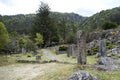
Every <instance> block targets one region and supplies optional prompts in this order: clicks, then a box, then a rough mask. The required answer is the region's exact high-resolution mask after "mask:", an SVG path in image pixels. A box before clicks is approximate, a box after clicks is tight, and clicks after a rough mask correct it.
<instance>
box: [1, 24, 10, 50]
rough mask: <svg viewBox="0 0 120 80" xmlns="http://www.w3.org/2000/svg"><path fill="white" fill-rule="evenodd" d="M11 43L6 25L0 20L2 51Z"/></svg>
mask: <svg viewBox="0 0 120 80" xmlns="http://www.w3.org/2000/svg"><path fill="white" fill-rule="evenodd" d="M8 43H9V35H8V32H7V30H6V27H5V25H4V24H3V23H2V22H0V51H2V50H5V48H7V44H8Z"/></svg>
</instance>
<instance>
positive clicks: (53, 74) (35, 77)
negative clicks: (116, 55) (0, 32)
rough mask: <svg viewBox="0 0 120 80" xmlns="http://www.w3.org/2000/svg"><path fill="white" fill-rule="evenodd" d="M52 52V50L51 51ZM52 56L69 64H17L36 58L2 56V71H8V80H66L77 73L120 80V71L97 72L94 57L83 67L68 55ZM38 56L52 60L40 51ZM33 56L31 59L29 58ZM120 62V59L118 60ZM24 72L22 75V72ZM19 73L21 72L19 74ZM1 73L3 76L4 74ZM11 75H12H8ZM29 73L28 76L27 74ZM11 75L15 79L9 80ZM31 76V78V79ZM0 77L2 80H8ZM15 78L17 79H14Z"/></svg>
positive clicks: (107, 79)
mask: <svg viewBox="0 0 120 80" xmlns="http://www.w3.org/2000/svg"><path fill="white" fill-rule="evenodd" d="M49 51H50V50H49ZM51 52H52V54H53V55H54V56H55V58H57V59H58V60H61V61H66V62H69V64H67V63H45V64H30V63H29V64H28V63H27V64H26V63H24V64H23V63H17V62H16V60H17V59H19V58H21V59H25V60H35V56H32V54H31V53H28V54H25V55H24V54H14V55H7V56H5V55H1V56H0V66H1V67H0V70H1V72H2V71H3V69H6V70H8V71H6V72H7V73H6V72H5V71H3V72H2V73H6V74H5V76H6V75H8V76H7V77H8V78H7V79H9V80H29V79H30V78H31V79H32V80H66V79H67V78H68V77H69V76H70V75H72V74H73V73H75V72H77V71H87V72H90V73H92V74H93V75H96V76H97V77H98V78H99V79H100V80H120V78H119V76H120V69H117V70H116V71H114V72H105V71H98V70H96V69H95V68H94V67H93V65H94V64H95V63H96V62H97V60H98V58H95V57H94V56H87V65H84V66H81V65H77V64H76V62H77V61H76V58H72V57H67V56H66V54H61V55H56V54H55V52H54V51H51ZM38 55H42V60H50V59H49V57H47V56H45V55H43V54H42V53H41V51H39V54H38ZM28 56H31V57H28ZM118 60H119V61H120V59H118ZM22 70H24V71H23V72H22V73H21V74H22V75H20V71H22ZM18 71H19V72H18ZM2 73H1V74H2ZM8 73H10V74H8ZM26 73H27V74H26ZM9 75H14V76H12V77H13V78H9ZM30 76H31V77H30ZM3 77H4V75H2V79H1V76H0V80H6V79H4V78H3ZM14 77H15V78H14Z"/></svg>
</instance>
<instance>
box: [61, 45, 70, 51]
mask: <svg viewBox="0 0 120 80" xmlns="http://www.w3.org/2000/svg"><path fill="white" fill-rule="evenodd" d="M67 48H68V47H67V46H65V45H61V46H60V47H59V51H66V50H67Z"/></svg>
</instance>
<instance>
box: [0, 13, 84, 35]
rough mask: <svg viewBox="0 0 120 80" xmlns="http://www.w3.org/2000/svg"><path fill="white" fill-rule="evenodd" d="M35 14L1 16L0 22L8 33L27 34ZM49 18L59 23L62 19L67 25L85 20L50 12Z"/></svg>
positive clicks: (69, 14)
mask: <svg viewBox="0 0 120 80" xmlns="http://www.w3.org/2000/svg"><path fill="white" fill-rule="evenodd" d="M35 16H36V15H35V14H26V15H23V14H18V15H12V16H8V15H5V16H1V15H0V21H2V22H3V23H4V24H5V25H6V27H7V29H8V31H9V32H12V31H17V32H18V33H29V31H30V29H31V26H32V24H33V21H34V18H35ZM50 16H52V17H54V18H55V19H56V20H58V21H60V20H62V19H63V18H64V19H66V20H67V23H70V22H78V23H80V22H82V21H83V20H84V19H85V18H84V17H82V16H79V15H78V14H75V13H59V12H52V13H51V14H50Z"/></svg>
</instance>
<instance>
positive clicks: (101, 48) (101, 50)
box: [99, 39, 107, 57]
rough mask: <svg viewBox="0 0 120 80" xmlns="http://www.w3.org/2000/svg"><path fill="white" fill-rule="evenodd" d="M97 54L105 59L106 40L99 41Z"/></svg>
mask: <svg viewBox="0 0 120 80" xmlns="http://www.w3.org/2000/svg"><path fill="white" fill-rule="evenodd" d="M99 53H100V54H101V56H103V57H106V56H107V52H106V40H105V39H103V40H100V44H99Z"/></svg>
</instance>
